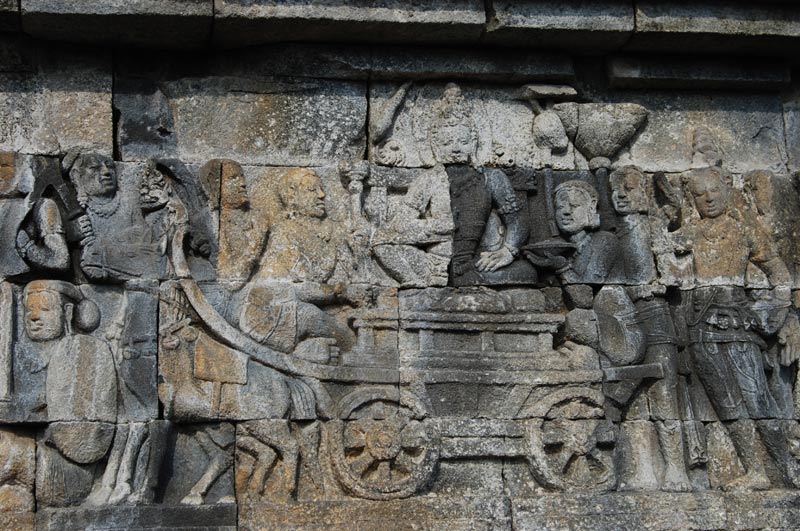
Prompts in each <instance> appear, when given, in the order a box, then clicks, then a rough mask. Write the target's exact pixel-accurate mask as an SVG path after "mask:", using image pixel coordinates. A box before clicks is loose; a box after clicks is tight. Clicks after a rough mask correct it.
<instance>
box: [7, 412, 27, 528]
mask: <svg viewBox="0 0 800 531" xmlns="http://www.w3.org/2000/svg"><path fill="white" fill-rule="evenodd" d="M0 463H2V474H0V526H2V528H4V529H20V530H32V529H33V516H34V509H35V501H34V479H35V476H36V446H35V439H34V438H33V436H32V434H31V433H26V432H25V431H24V430H21V429H15V428H9V427H4V428H3V429H2V431H0Z"/></svg>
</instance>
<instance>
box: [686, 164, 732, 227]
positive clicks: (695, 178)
mask: <svg viewBox="0 0 800 531" xmlns="http://www.w3.org/2000/svg"><path fill="white" fill-rule="evenodd" d="M686 186H687V188H688V190H689V193H690V194H692V198H693V199H694V204H695V207H696V208H697V212H698V213H699V214H700V217H702V218H716V217H718V216H721V215H722V214H724V213H725V212H727V211H728V201H729V198H730V195H731V189H730V184H729V183H728V181H727V179H726V178H725V176H724V175H723V173H722V170H721V169H720V168H718V167H708V168H701V169H698V170H692V171H691V172H689V174H688V175H687V176H686Z"/></svg>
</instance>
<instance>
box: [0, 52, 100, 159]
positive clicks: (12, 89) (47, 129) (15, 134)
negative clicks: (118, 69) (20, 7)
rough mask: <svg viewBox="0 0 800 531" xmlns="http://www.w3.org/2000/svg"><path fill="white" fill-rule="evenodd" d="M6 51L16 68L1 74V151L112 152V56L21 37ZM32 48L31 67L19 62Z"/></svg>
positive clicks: (26, 63) (45, 152)
mask: <svg viewBox="0 0 800 531" xmlns="http://www.w3.org/2000/svg"><path fill="white" fill-rule="evenodd" d="M10 50H11V53H12V55H11V57H12V60H13V61H14V63H16V64H17V65H19V66H15V67H14V68H11V69H10V70H8V71H4V72H3V73H2V74H0V109H2V114H3V119H2V120H1V121H0V146H2V149H4V150H7V151H16V152H20V153H34V154H53V155H54V154H58V153H60V152H62V150H67V149H73V148H77V149H86V150H92V151H97V152H100V153H105V154H109V155H110V154H111V152H112V134H111V131H112V120H111V63H110V54H104V53H101V54H92V53H87V52H82V51H78V50H74V51H73V52H70V51H68V50H58V49H56V48H54V47H50V46H43V45H36V44H32V43H30V42H28V41H26V40H24V39H20V40H15V41H14V42H13V44H11V49H10ZM30 50H37V52H38V53H37V60H36V61H35V63H34V64H35V66H33V68H31V67H29V66H28V65H30V63H28V62H27V61H26V60H25V59H22V61H21V62H17V58H20V57H22V58H24V57H26V56H28V54H29V53H31V52H30ZM17 52H19V54H18V53H17ZM20 54H21V55H20Z"/></svg>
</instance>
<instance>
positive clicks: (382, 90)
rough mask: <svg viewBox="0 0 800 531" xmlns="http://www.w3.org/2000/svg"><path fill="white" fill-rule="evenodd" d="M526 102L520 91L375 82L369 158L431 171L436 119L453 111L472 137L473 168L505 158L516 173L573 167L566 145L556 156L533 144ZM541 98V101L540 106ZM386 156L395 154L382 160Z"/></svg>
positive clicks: (530, 111) (570, 148) (531, 114)
mask: <svg viewBox="0 0 800 531" xmlns="http://www.w3.org/2000/svg"><path fill="white" fill-rule="evenodd" d="M448 88H449V89H450V90H448ZM456 89H458V90H456ZM450 93H452V94H451V95H450V96H448V94H450ZM530 99H531V98H530V96H529V95H528V94H527V93H525V91H524V90H522V89H516V88H508V89H503V88H496V87H491V86H486V87H472V86H464V87H452V86H451V87H447V86H445V84H444V83H433V82H432V83H419V84H418V83H414V84H412V85H410V86H401V85H397V84H389V83H386V84H384V83H380V84H378V83H376V84H375V85H374V87H373V90H372V91H371V92H370V109H371V112H370V143H371V144H372V146H374V147H373V148H372V150H371V152H370V153H371V157H372V159H373V160H374V161H376V162H378V163H381V164H389V165H392V166H400V167H419V166H423V167H430V166H434V165H435V164H436V162H437V159H436V156H435V153H434V149H436V146H435V144H434V143H433V141H432V139H431V135H430V133H431V130H432V129H433V128H434V125H435V123H436V122H437V121H441V120H442V119H443V118H444V116H439V115H440V114H441V113H443V112H445V111H446V109H448V108H450V107H453V110H458V111H459V112H461V113H463V114H464V115H465V118H464V120H467V121H468V122H469V123H470V127H471V128H472V129H473V130H474V132H475V135H476V137H477V138H476V147H475V148H474V149H475V150H476V152H475V153H474V154H473V161H474V163H475V164H476V165H489V166H491V165H499V164H500V161H502V160H509V159H510V160H512V161H513V165H514V166H517V167H520V168H528V167H534V168H536V167H541V166H543V165H545V164H549V165H550V166H552V167H554V168H556V169H571V168H573V167H574V164H575V162H574V148H573V146H572V145H571V144H570V145H568V146H567V147H566V149H564V150H561V151H558V152H555V153H552V152H551V151H550V150H545V149H544V148H543V147H539V146H537V145H535V144H534V142H533V139H532V129H533V119H534V116H535V113H534V109H532V108H531V104H530V103H526V102H527V101H529V100H530ZM546 99H548V98H542V104H544V103H545V101H544V100H546ZM534 103H535V102H534ZM448 112H449V111H448ZM464 120H462V121H464ZM501 124H502V125H501ZM498 149H500V150H502V155H501V156H500V160H498V157H497V154H496V153H495V152H496V151H497V150H498ZM390 151H396V152H397V154H395V155H394V156H393V157H390V158H387V157H389V155H391V154H392V153H391V152H390ZM390 161H391V162H390Z"/></svg>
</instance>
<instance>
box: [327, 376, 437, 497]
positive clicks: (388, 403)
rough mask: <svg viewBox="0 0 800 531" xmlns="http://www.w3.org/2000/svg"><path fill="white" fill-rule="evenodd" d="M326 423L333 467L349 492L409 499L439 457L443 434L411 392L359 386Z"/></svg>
mask: <svg viewBox="0 0 800 531" xmlns="http://www.w3.org/2000/svg"><path fill="white" fill-rule="evenodd" d="M340 405H341V408H340V418H339V420H335V421H331V422H329V423H328V426H327V437H328V444H329V448H330V456H331V462H332V464H333V470H334V473H335V474H336V477H337V479H338V480H339V482H340V483H341V485H342V486H343V487H344V488H345V490H347V491H348V492H350V493H351V494H353V495H355V496H358V497H361V498H367V499H371V500H391V499H397V498H406V497H408V496H411V495H412V494H414V493H415V492H417V491H418V490H420V489H421V488H422V487H424V486H425V485H426V484H427V483H428V482H429V481H430V479H431V477H432V476H433V472H434V469H435V468H436V464H437V462H438V459H439V437H438V434H437V433H436V429H435V428H434V426H433V424H432V423H431V422H430V421H429V420H426V419H425V418H424V415H425V408H424V406H423V404H422V402H421V401H420V400H419V399H418V398H417V397H415V396H414V395H413V394H412V393H410V392H408V391H399V392H398V390H397V389H390V388H386V389H384V388H374V389H360V390H358V391H355V392H354V393H351V394H350V395H348V396H346V397H345V398H344V399H343V400H342V401H341V402H340Z"/></svg>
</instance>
